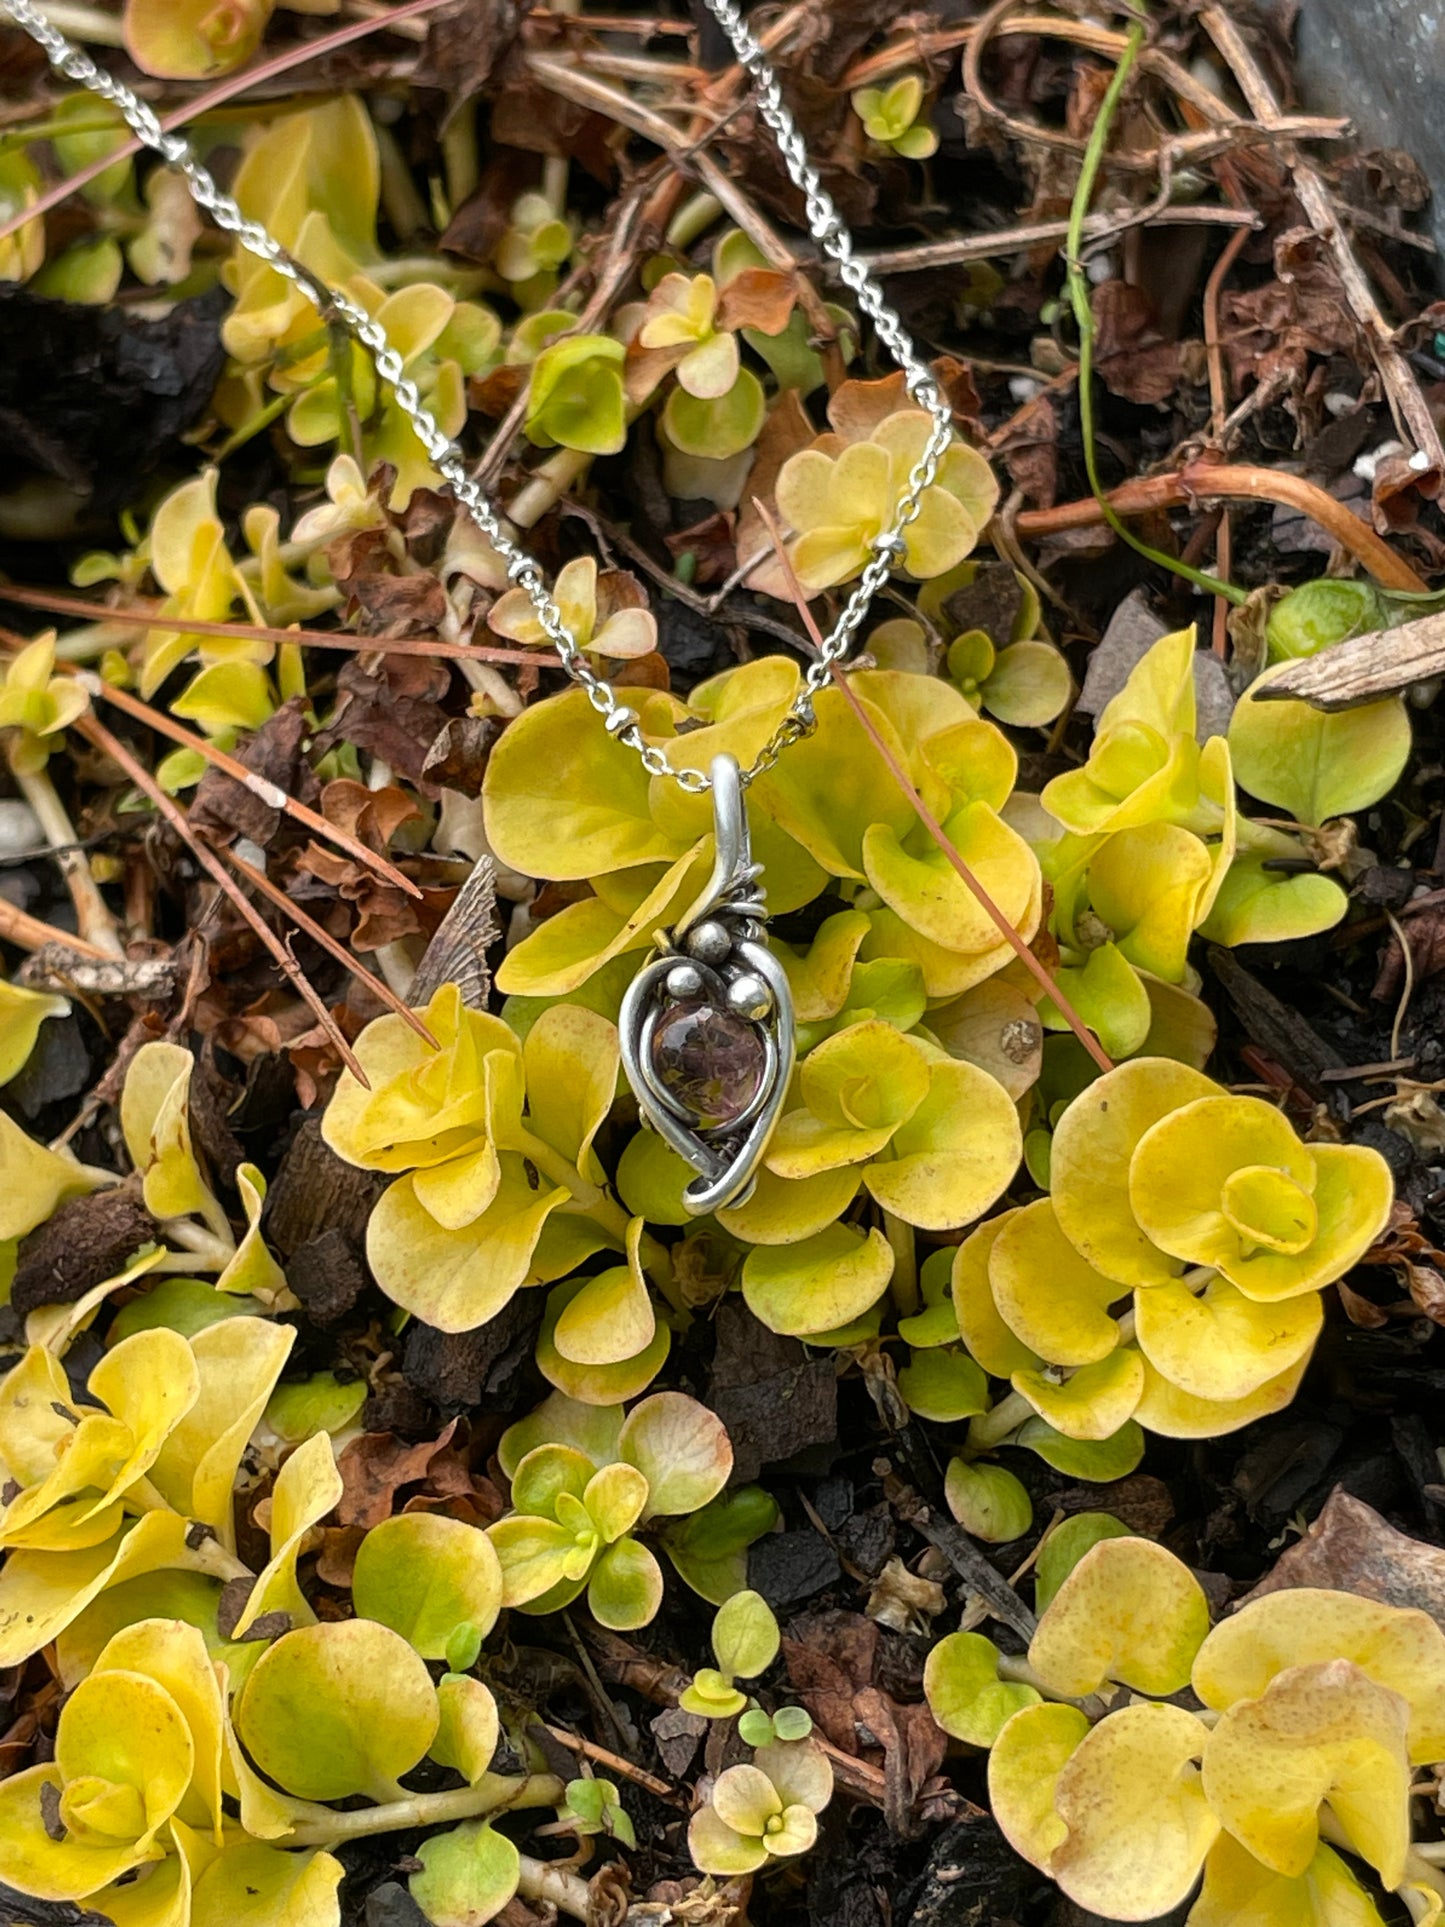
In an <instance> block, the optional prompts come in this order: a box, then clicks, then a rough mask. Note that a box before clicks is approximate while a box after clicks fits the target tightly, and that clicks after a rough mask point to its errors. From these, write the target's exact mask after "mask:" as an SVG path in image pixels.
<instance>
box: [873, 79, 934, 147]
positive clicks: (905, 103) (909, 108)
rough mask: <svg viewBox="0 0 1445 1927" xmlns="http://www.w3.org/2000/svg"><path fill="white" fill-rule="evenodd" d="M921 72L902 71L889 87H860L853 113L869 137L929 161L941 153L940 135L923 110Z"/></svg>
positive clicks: (886, 145)
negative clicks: (927, 119)
mask: <svg viewBox="0 0 1445 1927" xmlns="http://www.w3.org/2000/svg"><path fill="white" fill-rule="evenodd" d="M923 95H924V82H923V76H922V75H921V74H900V75H899V77H898V79H897V80H895V81H893V82H892V83H891V85H889V86H887V87H860V88H859V89H858V90H857V92H856V93H855V94H854V95H853V112H854V113H855V114H856V115H857V116H858V118H859V120H861V121H862V123H863V131H864V133H865V134H867V136H868V138H869V140H871V141H874V142H876V143H877V145H878V146H879V147H887V148H891V149H892V151H893V152H894V153H895V154H901V155H902V156H903V157H904V159H905V160H910V161H926V160H927V159H928V157H929V155H930V154H936V153H937V152H938V135H937V133H936V132H935V131H934V129H933V128H932V127H931V126H930V125H929V124H928V122H927V121H926V120H923V119H922V118H921V114H922V110H923Z"/></svg>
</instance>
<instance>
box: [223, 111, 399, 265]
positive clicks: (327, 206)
mask: <svg viewBox="0 0 1445 1927" xmlns="http://www.w3.org/2000/svg"><path fill="white" fill-rule="evenodd" d="M232 191H233V192H234V194H235V196H236V199H237V200H238V201H239V202H240V204H241V206H242V208H243V209H244V210H245V212H246V213H247V214H248V215H249V216H250V217H251V219H252V220H253V221H263V222H264V223H265V224H266V226H267V227H269V228H270V229H271V232H272V233H273V234H274V235H275V236H276V238H277V240H278V241H280V242H281V243H282V244H283V245H284V246H286V247H292V246H294V244H295V243H296V241H297V240H298V238H299V234H300V223H301V221H302V219H303V217H304V215H305V213H306V211H307V210H308V209H315V210H317V211H318V212H320V213H321V214H324V216H325V218H326V226H327V227H328V228H329V229H330V230H332V231H333V232H334V233H335V236H336V239H337V241H338V242H339V243H340V244H341V246H342V247H343V248H345V249H347V250H348V251H349V252H350V253H352V254H353V255H355V257H356V259H357V260H358V261H359V262H363V263H365V262H367V261H371V260H374V259H375V258H376V252H377V250H376V205H377V200H378V197H379V195H380V191H381V168H380V162H379V158H378V153H377V145H376V134H375V131H374V129H373V128H372V125H371V121H370V118H369V117H368V114H367V111H366V106H365V104H364V102H362V101H361V100H360V99H359V98H358V97H357V96H356V95H355V94H335V95H332V96H330V97H329V98H328V99H327V100H325V101H324V102H323V103H322V104H321V105H320V106H318V107H311V108H307V109H305V110H304V111H302V112H300V113H283V114H279V115H277V116H276V118H275V119H273V120H271V121H269V122H268V123H267V124H266V126H265V127H264V128H263V129H261V130H260V131H259V132H258V133H257V134H256V135H255V136H254V137H253V139H252V140H251V141H250V142H249V143H248V144H247V148H246V154H245V158H244V159H243V160H242V162H241V165H240V167H239V169H238V170H237V173H236V180H235V186H234V188H233V190H232Z"/></svg>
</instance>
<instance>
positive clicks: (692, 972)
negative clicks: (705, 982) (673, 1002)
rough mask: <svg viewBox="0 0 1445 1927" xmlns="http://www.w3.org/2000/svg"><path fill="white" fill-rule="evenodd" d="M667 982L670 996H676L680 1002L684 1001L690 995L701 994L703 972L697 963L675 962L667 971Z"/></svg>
mask: <svg viewBox="0 0 1445 1927" xmlns="http://www.w3.org/2000/svg"><path fill="white" fill-rule="evenodd" d="M666 983H667V994H668V996H669V997H675V998H676V999H677V1001H678V1002H679V1003H682V1002H684V1001H685V1000H686V999H687V998H689V997H696V996H699V995H700V994H701V992H702V972H701V971H700V970H699V969H698V967H697V965H696V964H690V963H679V964H674V965H673V966H672V969H671V970H669V971H668V973H667V978H666Z"/></svg>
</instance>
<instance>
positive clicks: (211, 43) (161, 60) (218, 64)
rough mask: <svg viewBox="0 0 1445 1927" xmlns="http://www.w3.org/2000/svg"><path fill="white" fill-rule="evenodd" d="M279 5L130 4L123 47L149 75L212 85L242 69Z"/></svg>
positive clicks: (136, 0)
mask: <svg viewBox="0 0 1445 1927" xmlns="http://www.w3.org/2000/svg"><path fill="white" fill-rule="evenodd" d="M274 6H275V0H231V4H230V5H228V6H225V7H218V6H216V5H214V4H213V0H128V4H127V6H126V10H125V47H126V52H127V53H128V54H129V55H130V57H131V59H132V60H133V61H134V62H135V64H136V65H137V66H138V67H139V68H140V70H141V72H142V73H145V74H158V75H160V76H161V77H162V78H163V79H167V80H211V79H214V78H215V76H216V75H217V74H228V73H231V72H233V71H234V69H235V68H237V67H240V66H242V65H243V64H244V63H245V62H246V61H248V60H249V59H250V58H251V55H252V54H253V53H255V51H256V49H257V47H258V46H259V45H260V42H261V36H262V34H263V33H264V32H265V31H266V23H267V22H268V21H269V20H270V18H271V14H272V11H273V9H274Z"/></svg>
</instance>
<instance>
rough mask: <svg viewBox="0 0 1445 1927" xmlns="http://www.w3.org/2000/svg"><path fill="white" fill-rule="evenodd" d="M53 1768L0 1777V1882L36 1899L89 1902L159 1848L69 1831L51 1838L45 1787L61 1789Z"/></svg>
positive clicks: (58, 1778) (156, 1856) (150, 1856)
mask: <svg viewBox="0 0 1445 1927" xmlns="http://www.w3.org/2000/svg"><path fill="white" fill-rule="evenodd" d="M63 1784H64V1782H63V1780H62V1778H61V1775H60V1774H59V1772H58V1771H57V1770H56V1768H55V1767H54V1766H32V1767H27V1768H26V1769H25V1770H24V1771H23V1772H21V1773H16V1774H14V1775H12V1777H11V1778H9V1779H8V1780H3V1781H0V1880H3V1881H4V1882H5V1884H6V1885H7V1886H9V1887H14V1888H17V1889H18V1890H19V1891H20V1892H22V1893H25V1894H29V1895H31V1896H33V1897H34V1898H35V1899H36V1900H42V1901H45V1900H48V1901H70V1900H87V1899H89V1897H90V1896H91V1895H92V1894H94V1893H98V1892H99V1891H100V1890H101V1888H103V1887H105V1886H107V1885H108V1884H109V1883H110V1882H111V1881H112V1880H117V1879H119V1877H120V1876H121V1875H122V1874H126V1873H129V1872H131V1870H132V1869H133V1868H135V1867H139V1866H143V1865H144V1864H145V1862H146V1861H147V1860H150V1859H157V1858H159V1850H158V1849H156V1848H145V1847H141V1846H140V1845H139V1844H138V1843H137V1842H136V1841H135V1840H117V1841H114V1842H111V1843H102V1842H101V1840H100V1839H99V1838H97V1837H94V1836H93V1837H92V1838H91V1839H79V1838H77V1837H76V1836H75V1835H73V1834H67V1835H66V1837H65V1839H63V1840H52V1839H51V1837H50V1835H49V1833H48V1832H47V1831H46V1826H45V1819H44V1814H45V1809H44V1807H43V1806H42V1805H41V1790H42V1788H45V1787H52V1788H54V1789H55V1791H56V1793H57V1794H58V1793H59V1792H60V1789H61V1787H62V1786H63Z"/></svg>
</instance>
